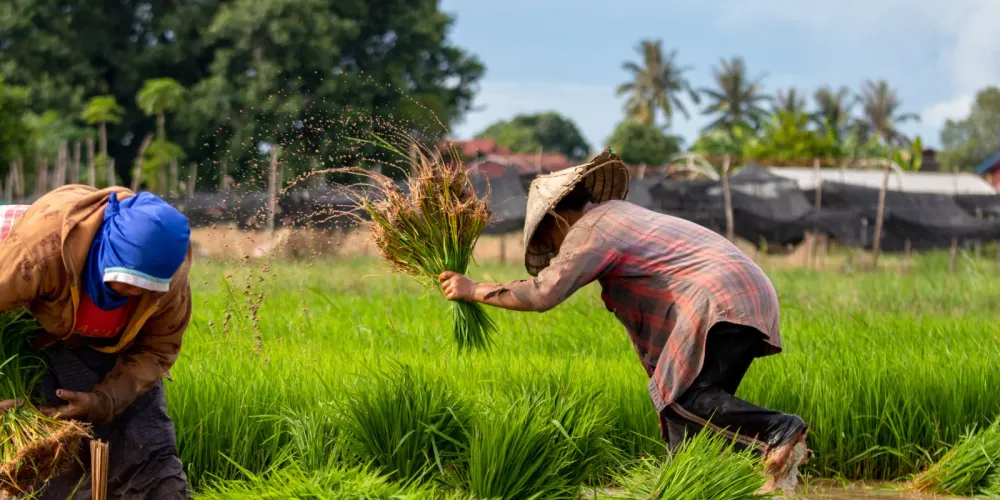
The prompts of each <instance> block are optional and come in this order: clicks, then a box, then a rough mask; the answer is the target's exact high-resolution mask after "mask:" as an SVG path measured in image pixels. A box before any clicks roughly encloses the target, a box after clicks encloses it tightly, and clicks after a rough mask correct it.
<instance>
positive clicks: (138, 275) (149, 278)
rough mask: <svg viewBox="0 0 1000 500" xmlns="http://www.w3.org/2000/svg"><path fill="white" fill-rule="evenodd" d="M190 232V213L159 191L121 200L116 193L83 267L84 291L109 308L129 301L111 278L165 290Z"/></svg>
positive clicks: (114, 307) (184, 250)
mask: <svg viewBox="0 0 1000 500" xmlns="http://www.w3.org/2000/svg"><path fill="white" fill-rule="evenodd" d="M190 238H191V228H190V227H189V226H188V219H187V217H185V216H184V215H183V214H181V213H180V212H178V211H177V209H175V208H174V207H172V206H170V205H169V204H168V203H167V202H165V201H163V200H161V199H160V198H158V197H157V196H156V195H154V194H152V193H139V194H138V195H136V196H133V197H131V198H126V199H125V201H122V202H119V201H118V195H117V194H115V193H111V197H110V198H108V206H107V207H106V208H105V209H104V223H103V225H101V229H100V230H99V231H98V232H97V236H95V237H94V243H93V244H92V245H91V247H90V254H89V255H88V256H87V264H86V267H85V268H84V270H83V276H82V279H83V288H84V291H85V292H86V293H87V296H88V297H90V300H92V301H93V302H94V304H95V305H96V306H97V307H99V308H101V309H103V310H105V311H110V310H113V309H117V308H119V307H121V306H124V305H125V304H126V303H127V302H128V297H125V296H124V295H121V294H119V293H116V292H115V291H113V290H111V289H110V288H108V287H107V285H105V283H106V282H110V281H117V282H121V283H128V284H130V285H135V286H137V287H139V288H143V289H146V290H150V291H154V292H166V291H167V290H168V288H169V286H170V280H171V278H173V276H174V273H176V272H177V270H178V269H180V267H181V264H183V263H184V259H185V258H186V257H187V250H188V242H189V241H190Z"/></svg>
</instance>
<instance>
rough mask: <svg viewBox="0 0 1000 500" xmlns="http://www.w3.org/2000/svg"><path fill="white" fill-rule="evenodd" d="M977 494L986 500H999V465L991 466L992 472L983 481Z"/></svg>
mask: <svg viewBox="0 0 1000 500" xmlns="http://www.w3.org/2000/svg"><path fill="white" fill-rule="evenodd" d="M979 494H980V495H983V496H985V497H987V498H1000V463H997V464H994V465H993V469H992V471H990V473H989V475H987V476H986V479H985V480H983V487H982V489H981V490H980V491H979Z"/></svg>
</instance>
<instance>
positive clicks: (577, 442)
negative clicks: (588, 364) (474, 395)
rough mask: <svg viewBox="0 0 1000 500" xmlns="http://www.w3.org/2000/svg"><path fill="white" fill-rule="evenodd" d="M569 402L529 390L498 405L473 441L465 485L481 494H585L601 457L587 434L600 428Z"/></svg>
mask: <svg viewBox="0 0 1000 500" xmlns="http://www.w3.org/2000/svg"><path fill="white" fill-rule="evenodd" d="M564 405H565V404H564V403H560V402H557V401H555V400H553V399H552V398H550V397H547V396H545V395H542V394H540V393H527V392H525V393H524V397H523V398H522V399H520V400H511V401H509V402H508V401H503V400H502V401H498V402H497V403H496V404H494V405H493V406H492V407H491V411H489V412H488V413H486V414H484V415H483V416H482V418H481V419H480V422H479V425H478V426H477V427H476V429H475V433H474V435H473V436H472V437H471V438H470V440H469V449H468V452H467V455H466V457H467V460H468V462H467V463H466V464H465V467H464V468H463V469H462V470H460V472H459V476H461V477H463V479H464V485H465V488H466V489H467V490H468V491H469V492H470V493H472V494H473V495H474V496H475V497H476V498H502V499H514V498H516V499H529V500H530V499H543V498H544V499H549V498H551V499H561V498H565V499H576V498H579V495H580V488H581V486H582V485H583V480H584V479H585V478H586V476H587V475H588V471H589V465H591V464H593V463H594V459H595V458H596V457H599V455H597V454H594V453H593V450H592V449H590V448H589V447H592V446H594V441H595V440H594V438H593V436H587V435H586V433H587V431H588V430H591V429H593V427H594V426H593V425H592V424H588V423H587V422H583V421H582V420H583V419H578V417H577V416H575V415H573V411H574V410H573V408H572V407H570V406H569V405H565V406H564ZM560 419H561V420H562V421H560ZM567 425H568V427H569V429H567ZM575 465H580V468H579V469H576V468H575V467H574V466H575Z"/></svg>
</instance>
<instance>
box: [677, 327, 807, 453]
mask: <svg viewBox="0 0 1000 500" xmlns="http://www.w3.org/2000/svg"><path fill="white" fill-rule="evenodd" d="M762 348H763V345H762V337H761V334H760V333H759V332H757V331H756V330H754V329H752V328H747V327H742V326H738V325H732V324H728V323H722V324H719V325H716V327H714V328H712V330H711V331H709V334H708V338H707V340H706V345H705V361H704V364H703V366H702V370H701V372H700V373H699V374H698V376H697V377H696V378H695V380H694V382H693V383H692V385H691V387H690V388H688V390H687V391H685V392H684V394H682V395H681V397H680V398H678V399H677V401H675V402H674V404H672V405H670V406H669V407H668V408H667V409H665V410H664V413H665V414H666V415H665V416H666V417H667V418H668V419H672V420H676V421H681V422H685V423H686V424H688V425H686V426H685V428H687V429H689V430H690V429H692V428H693V429H700V428H708V429H710V430H713V431H716V432H719V433H721V434H722V435H724V436H726V437H727V438H729V439H731V440H733V441H736V442H737V443H738V444H739V445H741V446H742V447H751V448H754V449H756V450H758V451H760V452H761V453H766V452H767V451H768V450H769V449H773V448H776V447H778V446H781V445H783V444H785V443H787V442H789V441H790V440H792V439H793V438H795V437H797V436H799V435H800V434H802V433H803V432H804V431H805V430H806V427H807V426H806V423H805V422H804V421H803V420H802V419H801V418H799V417H798V416H796V415H789V414H786V413H782V412H779V411H775V410H770V409H767V408H763V407H760V406H757V405H754V404H752V403H749V402H747V401H744V400H742V399H739V398H737V397H735V396H734V393H735V392H736V390H737V389H738V388H739V385H740V382H741V381H742V379H743V377H744V376H745V375H746V372H747V370H748V369H749V367H750V364H751V362H752V361H753V359H754V358H756V357H758V356H760V354H761V353H762Z"/></svg>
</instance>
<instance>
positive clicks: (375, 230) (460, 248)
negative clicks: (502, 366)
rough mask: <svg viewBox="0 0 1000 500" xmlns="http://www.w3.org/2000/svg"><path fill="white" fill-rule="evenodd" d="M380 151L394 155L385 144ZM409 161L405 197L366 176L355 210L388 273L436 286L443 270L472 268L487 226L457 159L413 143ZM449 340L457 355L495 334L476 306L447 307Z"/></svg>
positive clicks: (484, 208) (480, 201)
mask: <svg viewBox="0 0 1000 500" xmlns="http://www.w3.org/2000/svg"><path fill="white" fill-rule="evenodd" d="M376 140H377V141H379V142H378V143H379V144H381V145H382V146H383V147H385V148H387V149H389V150H391V151H393V152H395V153H397V154H399V155H400V156H401V157H403V158H409V157H408V155H405V154H404V153H402V152H400V151H398V150H397V149H395V148H394V147H393V146H392V145H390V144H389V143H388V142H385V141H384V140H381V139H378V138H376ZM412 150H413V151H415V155H414V158H412V159H410V160H407V161H406V162H407V163H408V164H409V169H410V171H409V174H408V177H407V181H406V187H407V189H408V191H409V194H404V192H403V190H401V189H400V188H399V186H398V185H397V184H396V183H395V182H393V181H392V180H391V179H389V178H388V177H385V176H381V175H378V174H370V176H371V177H373V179H374V183H373V184H374V186H375V188H376V189H375V194H369V195H362V196H361V200H360V201H361V206H362V208H363V209H364V211H365V213H366V214H367V215H368V216H369V219H368V220H367V221H365V222H364V224H365V225H366V226H367V228H368V230H369V232H370V234H371V237H372V241H373V242H374V243H375V246H376V247H377V248H378V251H379V253H380V254H381V256H382V257H383V258H384V259H385V260H386V261H387V262H388V263H389V264H390V265H391V267H392V269H393V270H394V271H398V272H403V273H407V274H410V275H412V276H416V277H418V278H421V279H424V280H425V281H427V282H428V283H429V284H431V285H432V286H435V287H436V286H437V277H438V275H440V274H441V273H442V272H444V271H454V272H457V273H462V274H464V273H465V272H466V270H467V269H468V267H469V264H470V263H472V251H473V249H474V248H475V246H476V241H477V240H478V239H479V235H480V234H481V233H482V232H483V230H484V229H485V228H486V225H487V223H489V221H490V210H489V206H488V204H487V198H488V197H489V194H488V193H487V195H486V196H485V197H484V198H479V197H477V196H476V192H475V190H474V189H473V186H472V181H471V179H470V177H469V173H468V171H467V170H466V169H465V167H464V166H463V165H462V162H461V160H460V159H459V158H457V155H452V156H454V157H453V158H445V157H444V155H442V154H440V153H438V152H431V151H428V150H427V149H425V148H423V147H421V146H420V145H418V144H417V143H413V144H412ZM453 304H454V305H453V309H454V336H455V341H456V342H457V343H458V347H459V350H466V349H482V350H485V349H488V348H489V347H490V345H491V340H490V338H491V335H492V334H493V333H494V332H495V331H496V326H495V324H494V323H493V321H492V319H490V317H489V316H488V315H487V314H486V311H485V310H484V309H483V307H482V305H480V304H473V303H468V302H463V301H455V302H453Z"/></svg>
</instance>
